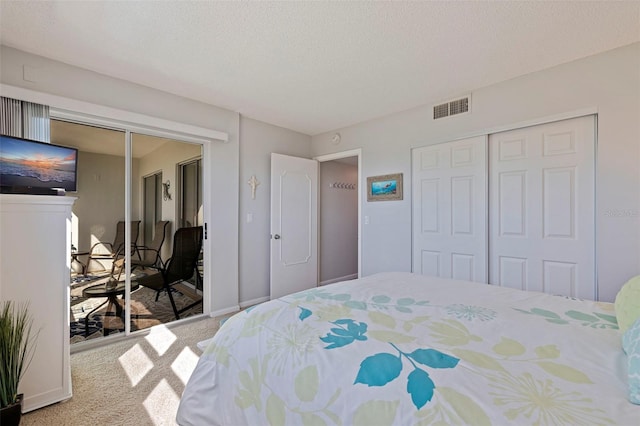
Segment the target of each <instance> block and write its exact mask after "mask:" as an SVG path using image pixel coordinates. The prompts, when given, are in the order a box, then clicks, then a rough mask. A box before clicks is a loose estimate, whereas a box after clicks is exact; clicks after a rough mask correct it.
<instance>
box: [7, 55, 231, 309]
mask: <svg viewBox="0 0 640 426" xmlns="http://www.w3.org/2000/svg"><path fill="white" fill-rule="evenodd" d="M24 65H28V66H31V67H33V69H34V71H35V73H36V78H35V80H36V81H35V82H32V81H25V80H24V79H23V67H24ZM0 82H2V83H3V84H7V85H10V86H14V87H20V88H26V89H30V90H33V91H36V92H40V93H46V94H53V95H57V96H61V97H65V98H70V99H75V100H79V101H84V102H89V103H93V104H97V105H102V106H108V107H112V108H117V109H119V110H124V111H130V112H133V113H138V114H144V115H147V116H152V117H158V118H162V119H166V120H171V121H173V122H178V123H184V124H189V125H194V126H199V127H202V128H206V129H213V130H218V131H221V132H225V133H227V134H228V135H229V142H228V143H222V142H213V143H211V144H210V146H211V151H212V159H213V160H212V163H211V164H207V165H205V166H208V167H209V168H210V170H211V175H210V176H211V181H212V182H225V185H215V186H214V185H210V189H211V191H210V194H209V196H210V198H211V200H212V209H211V212H209V214H210V217H209V220H208V222H209V238H210V240H209V241H208V244H210V245H211V249H210V251H211V254H212V256H211V259H212V265H211V272H210V274H209V275H210V276H211V278H212V282H213V289H212V292H211V294H210V297H211V299H210V300H208V301H206V303H207V304H208V305H209V306H211V309H212V311H213V312H214V313H221V312H225V311H229V310H232V309H233V308H234V307H237V306H238V205H239V201H238V184H239V180H238V179H239V155H240V150H239V145H240V139H239V130H240V116H239V114H238V113H236V112H233V111H229V110H225V109H223V108H219V107H216V106H213V105H208V104H204V103H201V102H197V101H193V100H190V99H186V98H182V97H179V96H175V95H172V94H169V93H166V92H161V91H159V90H155V89H150V88H148V87H144V86H141V85H137V84H133V83H129V82H126V81H124V80H119V79H115V78H112V77H109V76H105V75H102V74H98V73H95V72H92V71H88V70H85V69H82V68H77V67H74V66H70V65H67V64H64V63H62V62H58V61H52V60H50V59H47V58H44V57H41V56H35V55H31V54H29V53H26V52H23V51H20V50H16V49H13V48H10V47H7V46H0ZM76 112H84V111H76Z"/></svg>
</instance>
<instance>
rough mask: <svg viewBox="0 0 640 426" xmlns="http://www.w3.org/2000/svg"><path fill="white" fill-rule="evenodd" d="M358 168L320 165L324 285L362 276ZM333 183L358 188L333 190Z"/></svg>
mask: <svg viewBox="0 0 640 426" xmlns="http://www.w3.org/2000/svg"><path fill="white" fill-rule="evenodd" d="M357 182H358V166H354V165H351V164H344V163H340V162H338V161H325V162H323V163H320V191H319V193H320V217H319V218H318V219H319V222H320V283H324V282H327V281H331V280H333V279H336V278H341V277H347V276H350V275H354V274H355V275H357V274H358V189H357ZM333 183H347V184H356V189H345V188H335V187H334V188H331V187H329V185H330V184H333Z"/></svg>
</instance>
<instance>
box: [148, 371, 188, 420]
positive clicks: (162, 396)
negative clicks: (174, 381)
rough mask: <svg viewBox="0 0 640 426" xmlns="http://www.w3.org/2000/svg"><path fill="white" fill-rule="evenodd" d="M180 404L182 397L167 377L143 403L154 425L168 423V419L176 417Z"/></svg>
mask: <svg viewBox="0 0 640 426" xmlns="http://www.w3.org/2000/svg"><path fill="white" fill-rule="evenodd" d="M179 404H180V398H179V397H178V395H176V393H175V391H174V390H173V388H172V387H171V385H169V383H167V380H166V379H162V380H161V381H160V383H158V385H157V386H156V387H155V388H154V389H153V390H152V391H151V393H150V394H149V396H147V397H146V398H145V400H144V402H143V403H142V405H144V408H145V410H147V413H148V414H149V417H150V418H151V421H152V422H153V424H154V425H166V424H169V423H167V420H168V419H175V417H176V415H175V413H177V412H178V405H179ZM174 421H175V420H174ZM172 424H175V423H172Z"/></svg>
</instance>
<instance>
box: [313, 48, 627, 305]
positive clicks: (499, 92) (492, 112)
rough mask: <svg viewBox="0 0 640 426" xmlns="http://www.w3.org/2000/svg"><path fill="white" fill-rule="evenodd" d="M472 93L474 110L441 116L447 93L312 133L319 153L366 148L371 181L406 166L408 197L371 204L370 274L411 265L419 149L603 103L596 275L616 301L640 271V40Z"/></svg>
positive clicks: (365, 210) (366, 241) (366, 245)
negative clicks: (436, 107) (414, 155)
mask: <svg viewBox="0 0 640 426" xmlns="http://www.w3.org/2000/svg"><path fill="white" fill-rule="evenodd" d="M471 92H472V112H471V114H467V115H463V116H458V117H455V116H454V117H449V118H445V119H441V120H438V121H434V120H433V119H432V109H431V106H432V105H433V104H436V103H437V102H439V101H441V99H425V106H424V107H420V108H415V109H412V110H409V111H405V112H402V113H398V114H394V115H390V116H387V117H383V118H381V119H377V120H372V121H369V122H366V123H362V124H359V125H355V126H351V127H347V128H344V129H338V130H339V131H340V133H341V135H342V142H341V144H340V145H339V146H338V147H336V146H335V145H333V144H332V143H331V136H332V135H333V134H334V131H332V132H327V133H325V134H321V135H317V136H314V137H313V138H312V147H313V154H314V156H315V155H323V154H328V153H332V152H336V151H344V150H347V149H353V148H362V156H363V158H362V167H363V171H362V173H363V179H364V177H366V176H372V175H379V174H388V173H396V172H401V173H404V176H405V179H404V185H405V186H404V194H405V197H404V200H403V201H399V202H388V203H367V202H365V203H363V206H362V213H361V214H362V215H363V217H364V216H369V219H370V224H369V225H363V226H362V236H361V238H362V251H363V253H362V272H363V275H370V274H372V273H374V272H378V271H410V270H411V199H410V196H407V194H411V179H410V176H411V162H410V159H411V148H412V147H417V146H424V145H430V144H434V143H438V142H445V141H448V140H453V139H457V138H461V137H465V136H470V135H473V134H481V133H490V132H492V131H494V130H496V129H498V128H502V127H505V126H511V125H513V124H517V123H522V122H525V121H529V120H534V119H540V118H545V117H550V116H554V115H558V114H564V113H569V112H572V111H577V110H583V109H595V110H597V113H598V149H597V183H596V191H597V205H596V215H597V216H596V226H597V236H596V241H597V243H596V246H597V252H598V253H597V256H598V257H597V268H598V280H599V291H600V299H601V300H607V301H610V300H612V299H613V298H614V297H615V295H616V293H617V291H618V290H619V288H620V286H621V285H622V284H624V282H626V280H628V279H629V278H630V277H632V276H634V275H637V274H640V43H635V44H633V45H629V46H626V47H622V48H619V49H615V50H612V51H609V52H605V53H602V54H599V55H595V56H591V57H588V58H584V59H581V60H577V61H574V62H570V63H567V64H563V65H560V66H557V67H554V68H551V69H548V70H544V71H540V72H536V73H532V74H529V75H526V76H523V77H519V78H516V79H512V80H509V81H505V82H502V83H499V84H496V85H493V86H489V87H485V88H478V89H475V90H471ZM457 95H460V93H452V98H453V97H455V96H457ZM360 190H361V191H363V192H362V195H363V196H364V195H365V192H364V191H366V188H364V187H363V188H360ZM365 199H366V198H365ZM363 223H364V221H363Z"/></svg>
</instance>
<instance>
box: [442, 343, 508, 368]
mask: <svg viewBox="0 0 640 426" xmlns="http://www.w3.org/2000/svg"><path fill="white" fill-rule="evenodd" d="M451 352H453V353H454V354H455V355H456V356H457V357H458V358H460V359H461V360H464V361H466V362H468V363H470V364H473V365H475V366H476V367H480V368H487V369H489V370H495V371H505V370H504V367H503V366H502V365H500V363H499V362H498V361H496V360H495V359H493V358H491V357H490V356H488V355H485V354H483V353H481V352H476V351H470V350H466V349H459V348H456V349H453V350H452V351H451Z"/></svg>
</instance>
